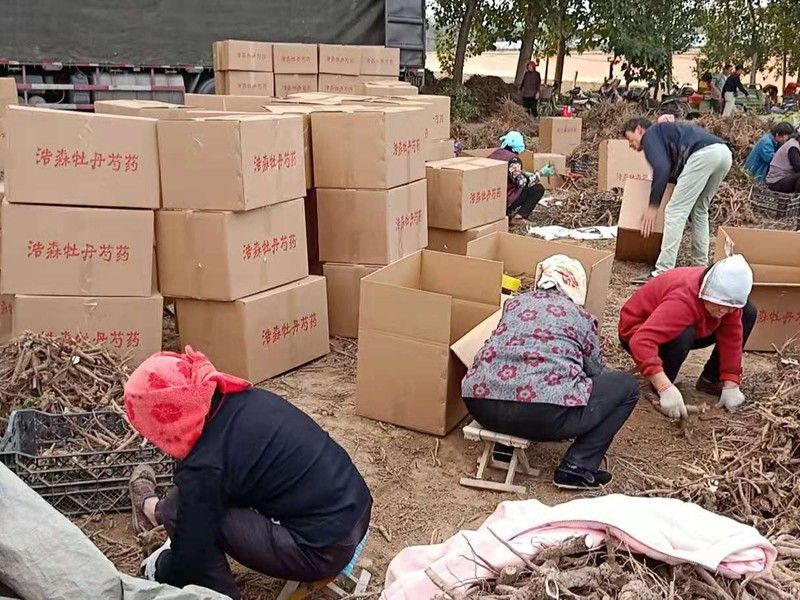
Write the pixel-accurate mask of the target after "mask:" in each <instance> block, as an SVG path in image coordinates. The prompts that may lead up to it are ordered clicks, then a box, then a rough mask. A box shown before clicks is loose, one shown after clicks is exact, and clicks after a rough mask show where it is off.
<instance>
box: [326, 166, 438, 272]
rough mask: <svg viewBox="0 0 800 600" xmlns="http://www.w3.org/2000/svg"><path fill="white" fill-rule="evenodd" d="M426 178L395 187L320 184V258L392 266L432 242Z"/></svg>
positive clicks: (331, 260) (328, 260)
mask: <svg viewBox="0 0 800 600" xmlns="http://www.w3.org/2000/svg"><path fill="white" fill-rule="evenodd" d="M426 204H427V202H426V185H425V181H424V180H423V181H417V182H414V183H412V184H409V185H403V186H398V187H396V188H392V189H390V190H354V189H349V190H336V189H327V188H317V219H318V228H319V259H320V260H321V261H322V262H343V263H362V264H371V265H388V264H389V263H391V262H394V261H396V260H398V259H400V258H403V257H404V256H408V255H409V254H412V253H414V252H416V251H417V250H421V249H422V248H424V247H425V246H427V245H428V220H427V214H426V213H427V206H426Z"/></svg>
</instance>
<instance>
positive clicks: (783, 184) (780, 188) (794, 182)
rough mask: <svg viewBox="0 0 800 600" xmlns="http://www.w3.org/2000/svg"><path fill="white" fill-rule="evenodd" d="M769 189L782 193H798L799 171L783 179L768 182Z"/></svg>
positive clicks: (799, 186) (799, 183)
mask: <svg viewBox="0 0 800 600" xmlns="http://www.w3.org/2000/svg"><path fill="white" fill-rule="evenodd" d="M768 187H769V189H771V190H772V191H773V192H783V193H784V194H800V173H795V174H793V175H789V176H788V177H784V178H783V179H781V180H779V181H776V182H775V183H770V184H769V186H768Z"/></svg>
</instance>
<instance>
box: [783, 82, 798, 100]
mask: <svg viewBox="0 0 800 600" xmlns="http://www.w3.org/2000/svg"><path fill="white" fill-rule="evenodd" d="M798 89H800V83H798V82H797V81H792V82H790V83H788V84H786V88H785V89H784V90H783V99H784V100H786V99H787V98H791V97H792V96H795V95H797V91H798Z"/></svg>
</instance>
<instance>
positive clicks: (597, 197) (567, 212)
mask: <svg viewBox="0 0 800 600" xmlns="http://www.w3.org/2000/svg"><path fill="white" fill-rule="evenodd" d="M621 202H622V199H621V195H620V192H619V190H614V191H610V192H598V191H597V189H596V188H595V186H587V187H586V188H584V189H570V188H567V189H563V190H559V191H557V192H556V193H555V194H554V195H553V200H551V201H550V202H549V203H548V205H547V206H544V205H540V206H539V207H537V208H536V213H535V214H536V224H537V225H560V226H562V227H566V228H568V229H577V228H579V227H592V226H594V225H606V226H609V225H614V224H615V223H616V222H617V221H618V220H619V208H620V204H621Z"/></svg>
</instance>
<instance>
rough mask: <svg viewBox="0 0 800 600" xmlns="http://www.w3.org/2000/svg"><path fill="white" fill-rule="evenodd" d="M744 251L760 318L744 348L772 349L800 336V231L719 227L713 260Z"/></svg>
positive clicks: (753, 301) (751, 299)
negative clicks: (748, 264) (751, 270)
mask: <svg viewBox="0 0 800 600" xmlns="http://www.w3.org/2000/svg"><path fill="white" fill-rule="evenodd" d="M728 253H734V254H742V255H743V256H744V257H745V258H746V259H747V262H749V263H750V267H751V268H752V269H753V291H752V292H751V293H750V301H751V302H752V303H753V304H755V306H756V308H757V309H758V320H757V321H756V326H755V329H753V333H752V334H750V339H749V340H748V341H747V346H745V350H750V351H766V352H773V351H775V350H780V349H781V348H782V347H783V346H784V345H785V344H786V342H788V341H789V340H791V339H793V338H797V337H800V233H798V232H796V231H776V230H767V229H745V228H739V227H720V228H719V230H718V232H717V244H716V252H715V256H714V259H715V260H721V259H723V258H725V256H726V255H727V254H728Z"/></svg>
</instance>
